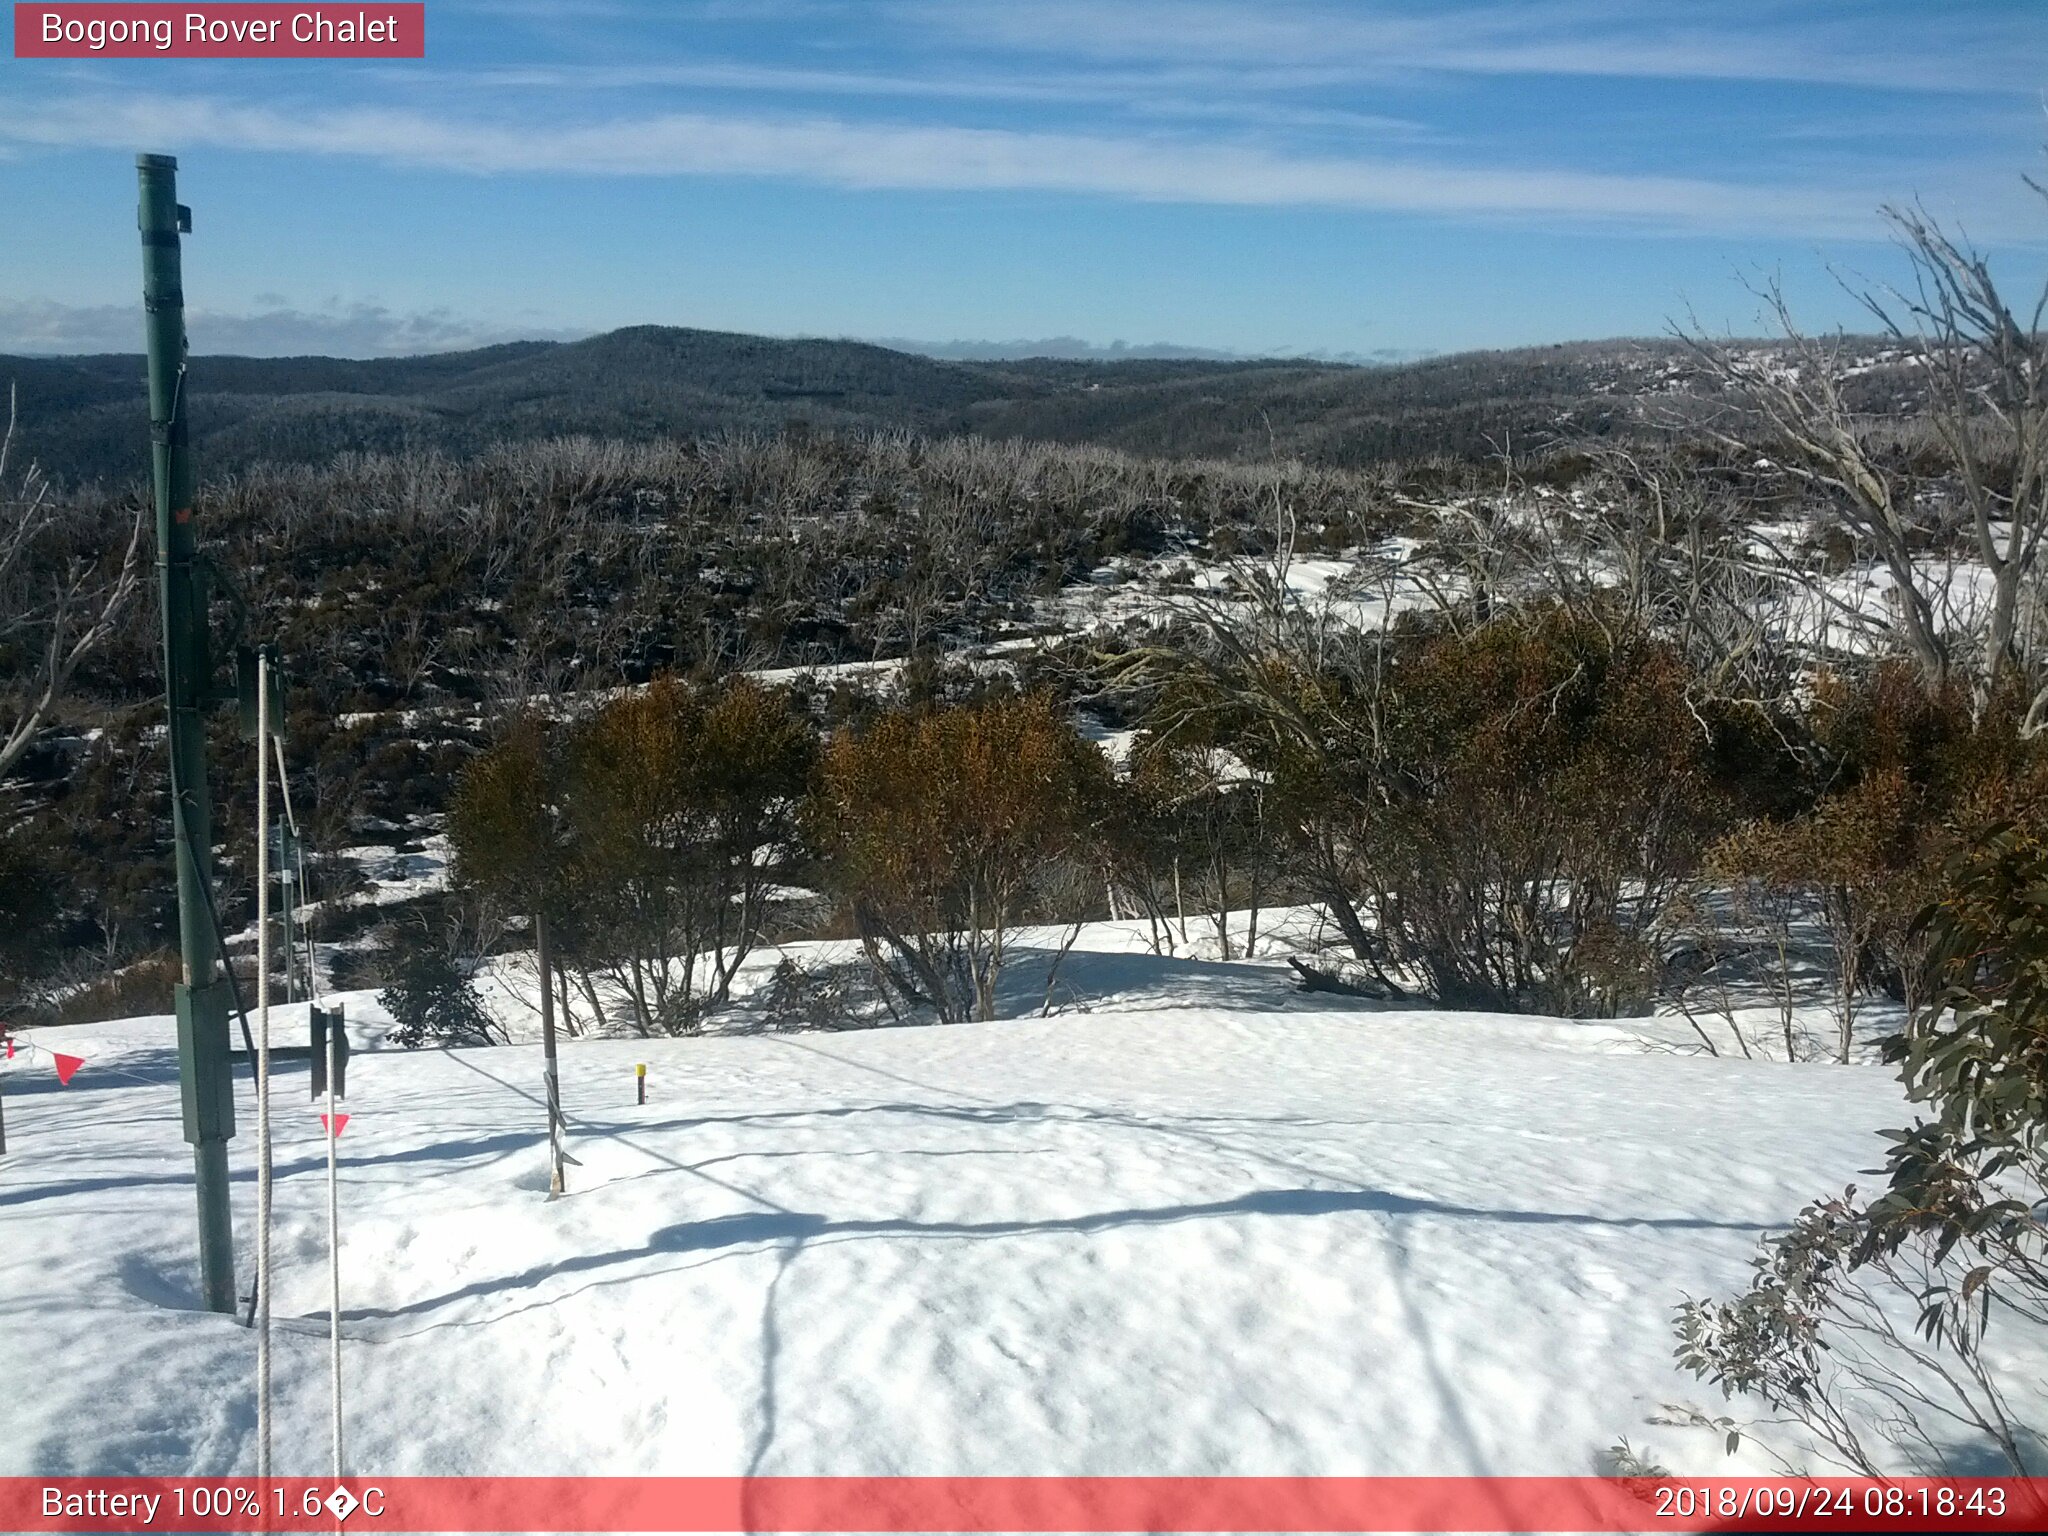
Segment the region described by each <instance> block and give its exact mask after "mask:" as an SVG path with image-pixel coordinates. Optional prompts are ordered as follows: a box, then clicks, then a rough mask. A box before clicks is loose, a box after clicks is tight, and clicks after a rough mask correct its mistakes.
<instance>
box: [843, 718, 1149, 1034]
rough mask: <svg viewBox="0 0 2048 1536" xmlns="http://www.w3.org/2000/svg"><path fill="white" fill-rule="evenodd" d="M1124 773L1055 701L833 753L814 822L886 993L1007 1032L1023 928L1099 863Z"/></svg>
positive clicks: (904, 730)
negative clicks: (1009, 990) (1097, 847)
mask: <svg viewBox="0 0 2048 1536" xmlns="http://www.w3.org/2000/svg"><path fill="white" fill-rule="evenodd" d="M1110 783H1111V781H1110V775H1109V768H1108V764H1107V762H1106V761H1105V759H1104V758H1103V756H1102V754H1101V753H1100V752H1099V751H1098V750H1096V748H1095V747H1094V746H1093V745H1091V744H1090V743H1088V742H1087V741H1084V740H1083V739H1082V738H1081V737H1080V736H1079V735H1078V734H1077V733H1076V732H1075V730H1074V728H1073V726H1072V725H1071V724H1069V723H1068V721H1067V720H1066V719H1065V718H1064V717H1063V716H1062V715H1061V713H1060V712H1059V711H1058V709H1057V708H1056V707H1055V706H1054V705H1053V704H1052V703H1051V702H1050V701H1049V700H1048V699H1046V698H1044V697H1041V696H1037V695H1031V696H1026V697H999V698H994V699H991V700H988V701H986V702H984V703H981V704H977V705H972V706H963V707H955V708H950V709H939V710H934V711H931V712H928V713H924V714H916V715H912V714H893V715H888V716H884V717H883V718H882V719H881V720H879V721H878V722H876V723H875V724H874V725H873V726H871V727H870V728H869V729H868V730H866V731H865V732H863V733H858V734H856V733H854V732H851V731H843V732H841V733H840V734H839V735H838V736H836V737H835V738H834V739H833V740H832V742H831V744H830V745H829V746H828V747H827V748H826V751H825V755H824V760H823V763H822V765H821V769H820V774H819V786H818V793H817V797H816V800H815V802H814V805H813V812H812V814H813V822H814V826H815V829H816V836H817V839H818V842H819V844H820V847H821V851H822V852H824V853H825V854H826V855H827V859H828V863H827V868H828V870H829V871H830V878H831V879H832V881H833V882H834V885H835V888H836V890H837V893H838V894H839V896H840V897H841V899H842V901H843V902H844V904H845V906H846V908H847V910H848V912H849V913H850V916H851V920H852V923H853V927H854V930H855V932H856V933H857V934H858V935H859V937H860V940H861V944H862V946H863V948H864V949H865V950H866V952H867V955H868V959H869V962H870V964H871V965H872V966H873V967H874V970H875V974H876V976H877V978H878V979H879V980H880V981H881V983H882V985H883V987H884V988H885V989H886V990H887V991H888V992H890V993H891V994H892V995H893V996H894V997H895V998H896V999H897V1000H899V1001H900V1002H902V1003H905V1004H907V1005H909V1006H910V1007H912V1008H915V1009H920V1010H926V1009H928V1010H930V1011H932V1012H935V1013H937V1015H938V1016H939V1017H940V1018H941V1019H942V1020H945V1021H947V1022H954V1021H957V1020H961V1019H967V1018H980V1019H991V1018H994V1017H995V1011H996V981H997V978H998V976H999V975H1000V973H1001V971H1002V968H1003V964H1004V961H1005V960H1006V958H1007V957H1008V944H1009V937H1010V931H1011V929H1012V928H1013V927H1014V926H1015V925H1016V924H1017V923H1018V922H1019V921H1021V920H1025V919H1027V918H1028V917H1030V916H1032V915H1038V916H1046V915H1050V914H1047V913H1044V912H1043V911H1041V910H1039V909H1040V908H1041V907H1042V905H1043V900H1042V898H1043V895H1044V893H1045V892H1046V891H1047V889H1048V888H1049V887H1051V886H1053V885H1054V884H1057V883H1062V882H1060V881H1059V876H1060V875H1061V874H1062V873H1063V872H1064V871H1065V869H1066V868H1067V867H1068V866H1069V865H1070V864H1071V863H1072V862H1073V861H1074V860H1076V859H1083V858H1088V857H1091V849H1092V842H1093V839H1094V836H1095V829H1096V827H1097V825H1098V823H1099V820H1100V818H1101V816H1102V814H1103V808H1104V806H1105V805H1106V804H1107V801H1108V797H1109V791H1110Z"/></svg>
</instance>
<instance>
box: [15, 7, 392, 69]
mask: <svg viewBox="0 0 2048 1536" xmlns="http://www.w3.org/2000/svg"><path fill="white" fill-rule="evenodd" d="M426 53H427V8H426V6H425V5H380V4H375V3H372V4H362V3H357V4H354V5H345V4H338V5H326V4H318V5H270V4H199V5H156V4H142V5H120V4H101V3H95V4H52V5H22V4H16V5H15V7H14V56H15V57H16V58H17V59H421V58H425V57H426Z"/></svg>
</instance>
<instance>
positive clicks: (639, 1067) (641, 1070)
mask: <svg viewBox="0 0 2048 1536" xmlns="http://www.w3.org/2000/svg"><path fill="white" fill-rule="evenodd" d="M633 1078H634V1081H635V1082H637V1083H638V1084H639V1086H640V1102H641V1103H642V1104H645V1103H646V1102H647V1063H646V1062H644V1061H643V1062H639V1063H636V1064H635V1066H634V1068H633Z"/></svg>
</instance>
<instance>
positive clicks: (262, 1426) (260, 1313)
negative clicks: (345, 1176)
mask: <svg viewBox="0 0 2048 1536" xmlns="http://www.w3.org/2000/svg"><path fill="white" fill-rule="evenodd" d="M270 1177H271V1169H270V657H269V656H268V655H267V654H264V653H261V652H259V653H258V654H257V657H256V1475H257V1476H258V1477H259V1478H267V1477H269V1476H270Z"/></svg>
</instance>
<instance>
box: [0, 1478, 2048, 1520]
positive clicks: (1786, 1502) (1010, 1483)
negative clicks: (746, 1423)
mask: <svg viewBox="0 0 2048 1536" xmlns="http://www.w3.org/2000/svg"><path fill="white" fill-rule="evenodd" d="M2043 1529H2048V1479H2041V1478H2003V1479H1995V1478H1902V1479H1898V1480H1895V1481H1889V1482H1877V1481H1872V1480H1869V1479H1861V1478H1742V1477H1729V1478H1698V1479H1691V1478H1687V1479H1659V1478H1604V1477H754V1478H744V1477H589V1478H570V1477H478V1478H456V1477H447V1478H435V1477H391V1478H380V1477H374V1476H356V1477H350V1478H348V1479H346V1480H344V1481H342V1482H339V1483H337V1482H334V1481H332V1480H315V1479H306V1478H276V1479H270V1480H268V1481H265V1482H261V1483H259V1482H257V1480H255V1479H254V1478H233V1477H222V1478H208V1479H202V1478H135V1477H131V1478H82V1477H55V1478H44V1479H37V1478H28V1477H13V1478H0V1530H7V1531H53V1532H55V1531H67V1532H69V1531H113V1532H149V1531H163V1532H178V1533H194V1532H216V1531H218V1532H226V1531H307V1532H312V1531H335V1530H340V1531H344V1532H353V1531H368V1532H394V1533H395V1532H421V1531H465V1532H466V1531H547V1532H554V1531H691V1532H696V1531H859V1532H899V1531H916V1532H936V1531H971V1532H981V1531H1020V1532H1053V1531H1086V1532H1113V1531H1165V1532H1197V1531H1246V1530H1250V1531H1281V1532H1308V1531H1319V1532H1320V1531H1482V1532H1495V1531H1840V1532H1847V1531H1915V1532H1930V1531H2039V1530H2043Z"/></svg>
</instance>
